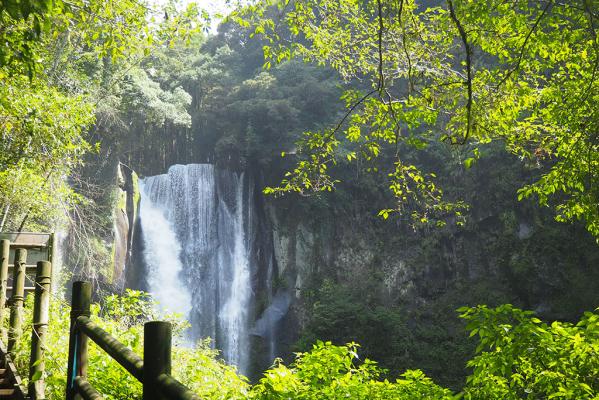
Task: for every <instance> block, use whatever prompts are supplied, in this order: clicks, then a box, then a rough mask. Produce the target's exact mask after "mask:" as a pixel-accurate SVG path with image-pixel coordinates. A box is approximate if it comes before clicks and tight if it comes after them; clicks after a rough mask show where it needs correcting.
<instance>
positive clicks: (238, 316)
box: [139, 164, 256, 373]
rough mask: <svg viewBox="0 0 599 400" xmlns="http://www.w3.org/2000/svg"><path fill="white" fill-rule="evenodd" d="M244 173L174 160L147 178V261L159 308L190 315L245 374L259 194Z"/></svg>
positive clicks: (197, 329) (143, 213)
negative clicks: (256, 196)
mask: <svg viewBox="0 0 599 400" xmlns="http://www.w3.org/2000/svg"><path fill="white" fill-rule="evenodd" d="M246 181H247V179H244V176H243V174H238V173H235V172H230V171H222V170H217V169H215V168H214V167H213V166H212V165H210V164H190V165H174V166H172V167H171V168H170V169H169V170H168V173H166V174H163V175H156V176H150V177H147V178H145V179H143V180H142V181H141V183H140V192H141V204H140V216H139V218H140V224H141V231H142V240H143V243H144V253H143V258H144V262H145V269H146V271H147V274H148V276H147V277H146V279H147V283H148V286H149V290H150V292H151V293H152V294H153V296H154V297H155V299H156V300H158V302H159V303H160V307H162V308H163V309H165V310H168V311H171V312H179V313H182V314H184V316H185V317H187V318H188V319H189V320H190V322H191V324H192V329H191V332H190V335H191V339H192V340H193V339H197V338H201V337H206V336H210V337H211V338H213V339H214V345H215V346H216V347H217V348H219V349H220V350H222V353H223V357H224V358H225V360H227V361H228V362H230V363H232V364H235V365H237V367H238V368H239V370H240V372H242V373H247V370H248V368H249V353H250V352H249V346H250V339H249V335H250V329H249V324H250V319H251V318H250V317H251V315H250V313H251V312H250V311H251V310H252V302H253V299H254V295H253V292H252V285H251V277H252V273H253V272H254V271H255V270H256V265H255V262H254V261H253V260H252V257H251V254H250V253H251V246H252V240H254V239H253V236H254V233H253V232H252V226H253V223H252V220H253V218H254V216H253V213H254V211H253V209H254V207H253V204H252V199H253V195H252V193H251V190H252V185H250V184H247V183H245V182H246Z"/></svg>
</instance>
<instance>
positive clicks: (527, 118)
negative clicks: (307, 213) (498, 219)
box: [232, 0, 599, 236]
mask: <svg viewBox="0 0 599 400" xmlns="http://www.w3.org/2000/svg"><path fill="white" fill-rule="evenodd" d="M436 4H438V5H436V6H431V5H430V3H429V2H425V1H417V0H398V1H390V0H379V1H369V2H361V1H353V0H343V1H337V0H303V1H294V0H286V1H271V0H260V1H257V2H254V3H253V4H251V5H249V6H246V7H245V8H243V9H241V11H239V12H238V13H237V14H234V15H233V17H232V18H233V19H235V20H236V21H237V22H238V23H240V24H242V25H243V26H248V27H252V28H253V30H254V34H255V35H259V36H261V37H262V38H263V39H264V40H265V41H266V42H265V43H266V45H265V46H264V49H263V50H264V56H265V59H266V63H265V67H267V68H268V67H270V66H271V65H273V64H275V63H280V62H283V61H285V60H288V59H291V58H300V59H303V60H304V61H306V62H308V63H315V64H318V65H323V66H328V67H330V68H333V69H334V70H336V71H337V72H338V74H339V75H340V76H341V77H342V79H343V80H344V81H345V83H346V84H347V85H348V89H347V91H346V93H345V94H344V96H343V100H344V101H345V104H346V107H347V115H346V116H345V117H341V118H340V120H341V121H342V123H340V124H339V126H337V127H336V128H332V129H330V130H328V131H325V132H308V133H306V134H305V136H304V137H303V138H302V139H300V141H299V142H298V157H299V161H298V163H297V166H296V168H295V169H294V170H292V171H290V174H289V175H288V176H287V177H286V178H285V180H284V181H283V184H282V185H280V186H279V187H275V188H270V189H268V192H271V193H285V192H290V191H296V192H301V193H304V194H305V193H307V192H310V191H312V192H314V191H322V190H332V189H333V188H334V186H335V185H336V184H337V183H338V181H337V180H336V179H334V177H332V176H330V175H329V174H330V168H329V167H330V166H332V165H335V163H337V162H339V161H340V160H342V159H343V160H346V161H347V162H360V163H361V164H360V165H368V166H369V168H371V169H372V170H374V168H376V170H377V171H385V172H386V173H387V174H388V176H387V179H388V182H389V185H388V186H389V189H390V190H391V192H392V193H393V194H394V195H395V197H396V199H397V204H396V206H394V207H391V208H389V209H387V210H383V211H382V212H381V215H383V216H387V215H389V213H392V212H404V213H405V212H406V210H407V209H417V210H418V211H417V212H415V213H414V216H415V217H416V218H417V219H419V220H421V221H428V220H429V219H430V220H432V218H433V217H437V218H441V219H443V218H444V216H446V215H447V214H446V212H447V211H455V210H456V209H461V208H463V204H462V203H460V202H459V199H451V200H448V199H445V197H447V196H444V195H443V192H442V189H441V188H439V187H438V184H437V185H435V183H434V181H435V177H434V176H433V175H432V173H434V172H435V171H427V169H428V168H427V166H426V163H424V162H421V161H419V160H418V157H413V156H411V154H413V153H414V151H415V150H422V149H424V148H427V147H430V146H431V145H433V144H435V146H439V145H444V146H448V147H451V146H455V145H466V144H467V146H466V147H465V148H466V151H472V149H476V151H477V153H476V154H472V155H471V156H467V157H466V158H465V161H463V167H465V168H466V169H468V168H470V167H471V165H472V164H473V161H475V160H476V159H478V158H479V155H480V154H482V153H483V152H480V153H479V152H478V151H479V150H478V149H479V148H480V149H483V147H484V146H485V145H486V144H488V143H489V142H491V141H499V142H501V143H504V144H505V147H506V149H507V150H508V151H509V152H511V153H513V154H515V155H517V156H519V157H520V159H521V160H522V161H524V162H525V164H526V165H527V166H529V167H531V168H535V169H537V171H538V174H537V178H536V179H535V180H534V181H532V182H531V183H530V184H529V185H527V186H525V187H523V188H522V189H521V190H520V191H519V193H518V196H519V198H526V197H531V196H536V197H537V198H538V199H539V201H540V203H541V204H545V205H548V206H551V207H553V208H554V209H555V210H556V211H557V213H558V219H559V220H563V221H572V220H582V221H583V222H584V223H585V225H586V227H587V229H588V230H589V231H590V232H591V233H592V234H594V235H595V236H599V206H598V202H597V198H599V189H598V188H599V182H598V173H599V172H598V171H599V137H598V136H597V132H599V115H597V114H598V111H599V108H598V107H597V104H598V103H599V90H598V84H597V79H596V78H597V75H598V74H599V73H598V67H599V42H598V39H597V24H598V22H597V21H599V10H598V7H597V3H596V2H593V1H591V0H576V1H570V2H556V1H553V0H547V1H537V2H529V1H524V0H517V1H511V2H505V1H501V0H492V1H486V2H481V1H474V0H447V1H445V2H439V3H436ZM356 88H358V89H356ZM468 149H470V150H468ZM375 164H376V165H375ZM373 165H375V166H374V167H373ZM398 166H401V168H400V170H404V169H405V168H407V169H408V170H410V171H411V173H410V174H406V173H398V170H397V168H398ZM404 171H405V170H404ZM416 171H418V172H416ZM414 177H418V178H416V179H418V180H419V181H420V180H421V179H422V180H423V182H420V183H423V185H420V186H419V185H418V184H419V182H416V181H415V180H414ZM432 187H435V190H434V191H431V188H432ZM423 191H424V192H425V193H426V192H428V193H429V194H428V195H426V194H425V193H423ZM432 192H434V193H435V195H431V194H430V193H432ZM418 199H421V201H420V204H418V207H416V208H415V207H412V206H407V205H408V204H410V203H413V202H414V201H415V200H416V201H415V203H419V201H417V200H418ZM406 207H407V208H406Z"/></svg>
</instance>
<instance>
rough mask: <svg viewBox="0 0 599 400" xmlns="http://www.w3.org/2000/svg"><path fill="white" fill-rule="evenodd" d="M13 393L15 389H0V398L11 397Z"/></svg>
mask: <svg viewBox="0 0 599 400" xmlns="http://www.w3.org/2000/svg"><path fill="white" fill-rule="evenodd" d="M14 393H15V389H13V388H10V389H0V396H12V395H13V394H14Z"/></svg>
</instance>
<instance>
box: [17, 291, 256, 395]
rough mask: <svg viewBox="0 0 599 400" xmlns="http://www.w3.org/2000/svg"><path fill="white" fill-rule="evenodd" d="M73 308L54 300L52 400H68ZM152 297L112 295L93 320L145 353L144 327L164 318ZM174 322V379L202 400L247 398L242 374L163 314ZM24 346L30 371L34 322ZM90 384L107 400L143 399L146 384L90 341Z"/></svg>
mask: <svg viewBox="0 0 599 400" xmlns="http://www.w3.org/2000/svg"><path fill="white" fill-rule="evenodd" d="M32 300H33V296H28V298H27V301H26V308H25V311H26V312H25V314H24V317H23V318H24V319H23V320H24V321H31V312H32V303H33V301H32ZM69 314H70V307H69V306H68V305H67V304H65V303H64V302H63V301H62V300H59V299H52V301H51V307H50V319H49V321H50V323H49V326H48V331H47V335H46V337H45V340H44V349H45V353H44V362H45V365H46V372H45V376H44V379H45V381H46V385H47V389H46V396H47V398H48V399H61V398H64V390H65V387H66V366H67V356H68V354H67V351H68V339H69V338H68V334H67V333H68V332H67V331H68V326H69V321H70V316H69ZM159 317H160V316H159V315H157V314H156V313H155V311H154V303H153V302H152V300H151V298H150V296H149V295H148V294H146V293H143V292H138V291H134V290H127V291H126V293H125V294H124V295H123V296H118V295H111V296H107V297H106V298H104V300H103V301H102V302H101V303H99V304H93V305H92V320H93V321H94V322H95V323H97V324H98V325H99V326H100V327H101V328H102V329H104V330H106V331H107V332H108V333H110V334H111V335H113V336H114V337H115V338H117V339H118V340H119V341H120V342H121V343H123V344H124V345H126V346H127V347H129V348H131V349H132V350H133V351H134V352H136V353H137V354H143V323H144V322H146V321H149V320H154V319H159ZM162 318H163V319H166V320H168V321H170V322H172V323H173V324H174V325H173V340H174V343H175V347H174V348H173V372H172V373H173V376H174V377H175V378H177V379H179V380H180V381H181V382H183V383H184V384H187V385H189V387H190V388H192V389H193V390H194V391H195V392H196V393H197V394H199V395H200V397H201V398H205V399H215V400H216V399H243V398H245V394H246V392H247V389H248V387H247V383H246V381H245V378H243V377H240V376H238V375H237V374H236V370H235V368H233V367H230V366H228V365H226V364H225V363H224V362H223V361H221V360H219V359H218V352H217V351H216V350H214V349H211V348H210V346H209V342H208V341H204V342H200V343H198V344H197V345H196V346H195V347H190V346H189V345H185V339H184V332H185V329H186V328H187V327H188V326H189V325H188V323H187V322H185V321H183V320H181V319H180V317H179V316H177V315H170V316H162ZM23 327H24V333H23V336H22V337H21V339H20V341H19V342H18V349H17V355H16V364H17V368H18V370H19V371H28V363H29V345H30V341H31V336H30V334H29V332H30V329H29V325H28V324H23ZM88 357H89V369H88V380H89V381H90V383H91V384H92V385H93V386H94V387H95V388H96V389H97V390H98V391H99V392H100V393H102V395H103V396H104V398H107V399H130V398H137V399H140V398H141V389H142V387H141V384H140V383H139V382H138V381H137V380H136V379H135V378H133V376H131V375H130V374H129V373H128V372H126V371H125V370H124V369H123V368H122V367H121V366H120V365H119V364H118V363H117V362H116V361H114V360H113V359H112V358H110V357H109V356H108V355H107V354H106V353H105V352H104V351H103V350H101V349H100V348H99V347H98V346H96V345H95V344H93V343H92V342H90V348H89V354H88Z"/></svg>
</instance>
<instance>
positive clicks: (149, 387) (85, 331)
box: [67, 281, 199, 400]
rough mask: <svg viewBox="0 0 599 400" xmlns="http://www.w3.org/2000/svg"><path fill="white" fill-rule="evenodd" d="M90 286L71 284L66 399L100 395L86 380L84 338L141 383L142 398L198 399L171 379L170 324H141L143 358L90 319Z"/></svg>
mask: <svg viewBox="0 0 599 400" xmlns="http://www.w3.org/2000/svg"><path fill="white" fill-rule="evenodd" d="M90 304H91V285H90V284H89V282H81V281H79V282H74V283H73V298H72V302H71V330H70V332H71V334H70V339H69V365H68V372H67V400H72V399H74V398H75V396H76V395H80V396H81V397H82V398H83V399H84V400H97V399H100V398H101V395H100V393H98V392H97V391H96V390H95V389H94V388H93V387H92V386H91V385H90V384H89V382H87V380H86V375H87V369H88V362H87V346H88V339H91V340H92V341H93V342H95V343H96V344H97V345H98V346H99V347H100V348H101V349H102V350H104V351H105V352H106V353H107V354H108V355H109V356H110V357H112V358H113V359H114V360H115V361H117V362H118V363H119V364H120V365H121V366H122V367H123V368H125V370H127V371H128V372H129V373H130V374H131V375H133V376H134V377H135V378H136V379H137V380H138V381H140V382H141V383H142V385H143V399H144V400H164V399H172V400H199V397H198V396H197V395H196V394H195V393H193V392H192V391H191V390H189V389H188V388H187V387H185V386H184V385H183V384H181V383H180V382H179V381H177V380H176V379H174V378H173V377H172V376H171V375H170V373H171V330H172V329H171V324H170V323H169V322H163V321H151V322H146V324H145V325H144V354H143V359H142V358H141V357H139V356H138V355H137V354H135V353H134V352H133V351H132V350H131V349H129V348H127V347H126V346H124V345H123V344H122V343H120V342H119V341H118V340H116V339H115V338H114V337H112V336H111V335H110V334H109V333H107V332H106V331H104V330H103V329H102V328H100V327H99V326H97V325H96V324H95V323H93V322H92V321H91V320H90V319H89V316H90Z"/></svg>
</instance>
